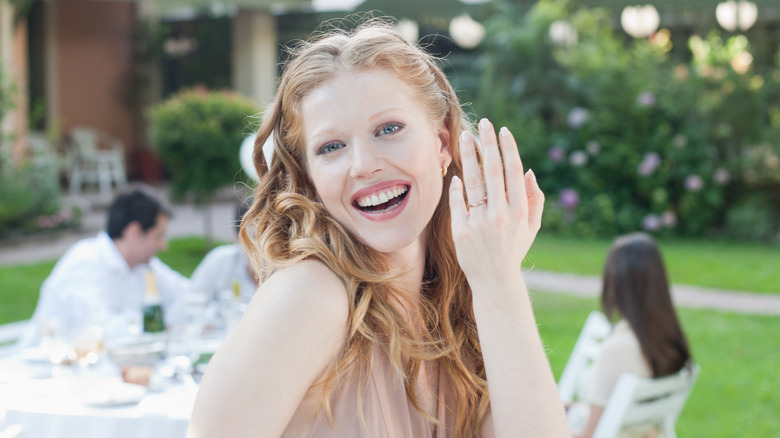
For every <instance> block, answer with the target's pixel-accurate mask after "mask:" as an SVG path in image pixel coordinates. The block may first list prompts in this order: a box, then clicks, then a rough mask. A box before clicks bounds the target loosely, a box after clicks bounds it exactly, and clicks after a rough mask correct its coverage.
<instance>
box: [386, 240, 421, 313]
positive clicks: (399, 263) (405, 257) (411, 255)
mask: <svg viewBox="0 0 780 438" xmlns="http://www.w3.org/2000/svg"><path fill="white" fill-rule="evenodd" d="M425 253H426V247H425V240H424V239H423V238H422V237H421V238H420V239H419V240H418V241H417V242H415V243H414V244H412V245H409V246H408V247H406V248H403V249H402V250H399V251H397V252H395V253H392V254H390V260H391V262H392V264H393V267H394V268H396V269H398V270H400V271H401V272H402V273H403V274H402V275H401V277H400V278H399V279H398V289H399V291H400V292H401V293H403V294H404V296H405V297H406V300H404V301H405V302H408V303H409V304H410V305H415V306H416V305H417V304H418V303H419V301H420V293H421V289H422V280H423V273H424V272H425ZM405 302H404V304H405V305H404V306H403V307H404V308H402V309H399V310H400V311H401V313H402V314H403V315H404V318H405V319H406V321H407V322H408V323H412V322H413V321H412V319H413V315H415V314H416V312H414V311H411V309H408V308H405V307H406V303H405ZM415 319H416V318H415Z"/></svg>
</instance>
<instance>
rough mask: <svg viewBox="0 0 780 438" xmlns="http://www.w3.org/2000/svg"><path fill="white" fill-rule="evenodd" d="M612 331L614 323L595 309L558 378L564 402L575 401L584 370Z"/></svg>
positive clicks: (559, 393) (560, 394) (559, 392)
mask: <svg viewBox="0 0 780 438" xmlns="http://www.w3.org/2000/svg"><path fill="white" fill-rule="evenodd" d="M611 332H612V324H610V322H609V320H608V319H607V317H606V316H604V314H603V313H601V312H598V311H593V312H591V313H590V315H588V319H587V320H586V321H585V325H584V326H583V327H582V331H581V332H580V336H579V337H578V338H577V343H576V344H574V350H572V352H571V356H569V360H568V361H567V362H566V367H565V368H564V369H563V374H561V378H560V379H559V380H558V395H559V396H560V397H561V400H562V401H563V402H564V404H569V403H571V402H573V401H574V394H575V392H576V391H577V387H578V385H579V381H580V379H581V378H582V374H583V372H584V371H585V370H586V369H587V368H588V365H590V363H591V362H593V360H594V359H595V358H596V356H597V355H598V354H599V350H600V349H601V341H603V340H604V338H606V337H607V336H609V334H610V333H611Z"/></svg>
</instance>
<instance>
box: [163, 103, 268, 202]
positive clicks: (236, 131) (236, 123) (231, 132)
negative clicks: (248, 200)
mask: <svg viewBox="0 0 780 438" xmlns="http://www.w3.org/2000/svg"><path fill="white" fill-rule="evenodd" d="M257 113H258V108H257V106H256V105H255V104H254V103H252V102H251V101H250V100H248V99H245V98H243V97H241V96H239V95H238V94H235V93H230V92H208V91H205V90H202V89H191V90H185V91H183V92H180V93H178V94H176V95H174V96H173V97H171V98H170V99H168V100H166V101H164V102H162V103H160V104H159V105H157V106H156V107H154V108H153V109H152V110H151V112H150V119H151V141H152V145H153V146H154V147H155V148H156V149H157V151H158V153H159V155H160V158H161V159H162V161H163V162H164V163H165V165H166V167H167V168H168V171H169V172H170V178H171V190H172V196H173V197H174V198H175V199H181V198H183V197H185V196H187V195H191V196H192V197H193V198H194V201H195V203H197V204H199V205H204V204H207V203H209V202H210V201H211V198H212V197H213V194H214V192H215V191H216V190H218V189H220V188H223V187H225V186H228V185H230V184H231V183H233V181H234V180H235V178H236V175H237V174H239V172H240V170H241V164H240V162H239V157H238V152H239V148H240V147H241V142H242V141H243V140H244V138H245V137H246V135H247V134H248V130H247V123H248V122H249V121H251V117H252V116H253V115H256V114H257Z"/></svg>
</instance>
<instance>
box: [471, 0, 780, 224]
mask: <svg viewBox="0 0 780 438" xmlns="http://www.w3.org/2000/svg"><path fill="white" fill-rule="evenodd" d="M496 7H497V8H499V12H500V13H497V14H494V18H493V19H491V20H490V21H489V22H488V23H487V25H486V26H487V28H488V32H487V35H488V37H487V39H486V41H485V43H484V45H483V47H484V53H483V60H482V61H481V64H480V65H481V66H482V69H483V70H482V83H481V87H480V93H479V95H478V96H479V97H478V98H477V100H476V102H475V106H476V107H477V110H478V112H479V113H480V114H482V115H485V116H487V117H491V118H493V119H495V121H496V122H497V123H500V124H503V125H506V126H507V127H509V128H510V129H511V130H512V131H513V132H514V133H515V134H516V136H517V137H518V146H519V148H520V149H521V154H522V156H523V159H524V161H525V162H526V164H527V165H528V167H531V168H533V169H534V171H535V173H536V174H537V177H538V178H539V181H540V183H541V184H542V186H543V187H544V189H545V191H546V192H547V193H548V198H550V199H551V201H553V202H548V207H547V211H546V213H545V228H546V229H548V230H556V231H558V232H560V233H571V234H576V235H580V236H613V235H615V234H618V233H623V232H628V231H634V230H636V229H639V228H644V229H645V230H647V231H650V232H653V233H655V234H658V235H670V234H676V235H691V236H696V235H699V236H700V235H710V234H713V233H721V232H722V231H723V230H724V229H726V228H727V227H728V226H729V224H728V223H727V221H726V217H727V213H728V211H729V209H730V208H736V207H732V206H733V205H734V202H733V201H734V200H736V199H740V198H741V197H742V196H743V195H744V194H745V193H748V192H751V191H754V190H756V189H757V188H759V184H760V185H761V187H760V190H762V191H765V192H768V193H775V192H777V191H780V181H778V179H780V177H777V176H776V175H778V174H780V172H778V171H777V169H778V166H780V164H779V162H780V158H778V157H780V149H779V147H780V146H778V141H777V138H778V137H777V136H776V135H772V133H770V132H769V129H770V128H771V129H774V131H773V133H778V131H779V130H780V128H778V127H780V87H778V86H777V85H775V84H774V82H775V81H767V80H765V79H764V76H763V75H762V74H756V73H755V72H753V71H752V70H751V69H752V67H753V66H752V62H751V60H752V58H751V55H750V52H749V50H750V45H749V42H748V40H747V39H746V38H745V37H744V36H741V35H737V36H733V37H731V38H729V39H726V40H724V39H722V38H721V37H720V36H719V35H718V34H717V33H711V34H709V35H707V36H706V37H705V38H701V37H698V36H694V37H692V38H691V39H690V49H691V53H692V57H691V60H690V62H689V63H679V62H678V61H675V60H672V59H670V58H669V56H668V51H669V49H670V47H671V43H670V38H671V34H670V32H669V31H668V30H663V29H662V30H661V31H659V32H657V33H656V34H655V35H653V36H652V37H651V38H649V39H647V40H635V41H628V40H627V39H626V38H625V37H624V36H623V35H620V34H618V33H617V32H616V31H615V29H614V26H613V21H612V17H611V16H610V15H609V12H608V11H606V10H601V9H579V10H576V11H573V12H570V11H569V8H568V6H567V4H566V2H563V1H556V0H542V1H539V2H538V3H537V4H536V5H535V6H534V7H533V8H531V10H530V11H528V12H527V13H525V14H521V13H520V12H519V11H518V9H517V8H516V7H515V6H512V5H510V4H508V3H498V5H496ZM553 23H556V24H560V23H568V25H570V26H571V27H572V28H573V29H576V40H573V39H569V40H568V41H563V40H560V41H554V39H553V38H552V37H551V33H550V28H551V25H552V24H553ZM772 74H773V75H778V73H777V72H774V73H772ZM766 82H771V83H770V84H767V83H766ZM772 211H773V213H772V214H771V215H768V216H767V217H774V216H776V215H777V214H778V213H780V203H775V204H774V207H772ZM773 226H774V224H773V223H772V222H769V223H764V224H763V227H764V228H766V227H770V228H771V227H773ZM775 230H776V228H775ZM731 234H732V235H734V233H731ZM766 235H767V236H768V235H771V237H772V238H773V237H774V235H772V233H766ZM745 237H747V236H745ZM753 237H758V236H753ZM761 237H762V238H766V237H765V235H762V236H761Z"/></svg>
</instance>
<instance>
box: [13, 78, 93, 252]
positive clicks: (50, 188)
mask: <svg viewBox="0 0 780 438" xmlns="http://www.w3.org/2000/svg"><path fill="white" fill-rule="evenodd" d="M14 95H15V87H14V86H13V84H11V83H10V82H8V81H7V80H6V79H5V76H4V74H3V72H2V70H0V120H2V119H3V118H4V117H5V115H6V114H7V113H8V111H10V110H11V109H13V108H14ZM6 140H8V139H7V138H5V136H4V133H2V132H0V239H5V238H9V237H13V236H17V235H23V234H32V233H35V232H40V231H44V232H45V231H52V230H58V229H62V228H69V227H74V226H77V225H78V224H79V223H80V222H81V211H80V210H79V209H77V208H74V207H70V206H64V207H63V206H62V205H61V202H60V187H59V180H58V171H57V169H56V168H55V166H53V165H51V164H45V163H36V162H28V161H26V160H24V159H20V160H19V162H18V163H16V162H13V160H11V158H10V151H9V150H8V148H7V144H8V143H7V142H6Z"/></svg>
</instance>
